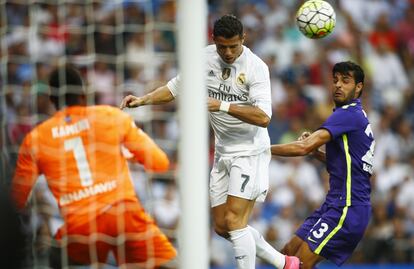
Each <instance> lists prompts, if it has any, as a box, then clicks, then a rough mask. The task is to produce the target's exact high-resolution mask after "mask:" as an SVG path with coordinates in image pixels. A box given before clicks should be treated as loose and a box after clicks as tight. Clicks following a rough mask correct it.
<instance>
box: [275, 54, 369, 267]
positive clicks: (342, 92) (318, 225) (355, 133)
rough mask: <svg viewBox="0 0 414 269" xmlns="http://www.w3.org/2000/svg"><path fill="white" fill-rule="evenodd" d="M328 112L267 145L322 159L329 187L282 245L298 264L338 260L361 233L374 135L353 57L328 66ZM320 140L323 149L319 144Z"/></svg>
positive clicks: (287, 153) (361, 76) (286, 152)
mask: <svg viewBox="0 0 414 269" xmlns="http://www.w3.org/2000/svg"><path fill="white" fill-rule="evenodd" d="M332 75H333V90H332V96H333V100H334V102H335V109H334V112H333V113H332V115H331V116H330V117H329V118H328V119H327V120H326V121H325V122H324V123H323V124H322V126H321V127H320V128H319V129H318V130H316V131H315V132H313V133H309V132H305V133H303V134H302V135H301V137H299V139H298V141H295V142H292V143H288V144H280V145H272V146H271V152H272V154H273V155H278V156H304V155H307V154H312V155H313V156H314V157H316V158H317V159H319V160H320V161H322V162H325V163H326V167H327V171H328V172H329V175H330V177H329V186H330V188H329V191H328V194H327V195H326V199H325V202H324V203H323V204H322V206H321V207H320V208H319V209H317V210H316V211H315V212H313V214H312V215H310V216H309V217H308V218H307V219H306V220H305V221H304V223H303V224H302V225H301V226H300V228H299V229H298V230H297V231H296V235H294V236H293V238H292V239H291V240H290V242H288V243H287V244H286V246H285V247H284V249H283V252H284V254H286V255H295V256H297V257H299V259H300V260H301V261H302V262H303V264H302V266H301V268H302V269H310V268H314V266H315V265H316V264H317V263H318V262H320V261H322V260H323V259H328V260H330V261H332V262H334V263H335V264H337V265H342V264H343V263H344V262H345V261H346V260H347V259H348V258H349V256H350V255H351V254H352V252H353V251H354V249H355V247H356V246H357V244H358V242H359V241H360V240H361V239H362V236H363V234H364V232H365V229H366V227H367V225H368V222H369V219H370V217H371V205H370V193H371V186H370V176H371V174H372V161H373V155H374V147H375V141H374V137H373V134H372V130H371V126H370V124H369V121H368V119H367V115H366V114H365V112H364V110H363V109H362V106H361V102H360V100H359V97H360V96H361V93H362V88H363V86H364V71H363V70H362V69H361V67H360V66H358V65H357V64H355V63H352V62H340V63H337V64H335V66H334V67H333V70H332ZM322 145H326V153H325V152H323V151H322V150H321V149H320V148H319V147H321V146H322Z"/></svg>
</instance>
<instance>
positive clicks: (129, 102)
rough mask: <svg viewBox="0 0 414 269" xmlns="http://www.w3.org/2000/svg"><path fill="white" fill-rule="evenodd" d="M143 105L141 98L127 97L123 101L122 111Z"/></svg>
mask: <svg viewBox="0 0 414 269" xmlns="http://www.w3.org/2000/svg"><path fill="white" fill-rule="evenodd" d="M140 105H141V98H140V97H136V96H133V95H128V96H125V97H124V99H123V100H122V103H121V106H120V109H124V108H126V107H129V108H131V107H139V106H140Z"/></svg>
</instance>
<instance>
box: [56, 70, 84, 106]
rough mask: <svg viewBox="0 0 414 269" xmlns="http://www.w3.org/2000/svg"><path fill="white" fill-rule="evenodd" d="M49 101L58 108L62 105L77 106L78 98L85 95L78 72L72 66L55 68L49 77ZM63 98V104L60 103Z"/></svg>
mask: <svg viewBox="0 0 414 269" xmlns="http://www.w3.org/2000/svg"><path fill="white" fill-rule="evenodd" d="M49 86H50V100H51V101H52V102H53V104H54V105H55V106H56V108H60V107H62V106H63V105H68V106H71V105H78V104H79V102H80V101H79V97H80V96H83V95H85V92H84V89H83V81H82V76H81V74H80V72H79V71H78V70H77V69H76V68H75V67H73V66H72V65H63V66H59V67H57V68H55V69H54V70H53V71H52V72H51V73H50V76H49ZM63 96H64V99H63V100H64V104H63V103H62V102H59V101H61V100H62V99H60V98H62V97H63Z"/></svg>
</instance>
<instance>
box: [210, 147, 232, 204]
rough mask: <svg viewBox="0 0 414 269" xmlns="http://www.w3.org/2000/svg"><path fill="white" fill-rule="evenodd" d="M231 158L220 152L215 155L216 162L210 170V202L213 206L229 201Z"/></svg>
mask: <svg viewBox="0 0 414 269" xmlns="http://www.w3.org/2000/svg"><path fill="white" fill-rule="evenodd" d="M229 164H230V159H229V158H227V159H226V158H224V157H222V156H220V155H219V154H217V153H216V154H215V155H214V163H213V167H212V169H211V172H210V188H209V189H210V190H209V191H210V204H211V207H212V208H215V207H218V206H220V205H223V204H225V203H226V201H227V192H228V190H229Z"/></svg>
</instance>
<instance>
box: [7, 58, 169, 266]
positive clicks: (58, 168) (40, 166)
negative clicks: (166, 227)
mask: <svg viewBox="0 0 414 269" xmlns="http://www.w3.org/2000/svg"><path fill="white" fill-rule="evenodd" d="M49 85H50V90H51V97H50V99H51V101H52V102H53V104H54V105H55V107H56V108H57V110H58V112H56V113H55V115H54V116H53V117H51V118H50V119H49V120H47V121H45V122H43V123H42V124H40V125H39V126H37V127H36V128H35V129H33V130H32V131H31V132H30V133H29V134H28V135H27V136H26V137H25V139H24V141H23V143H22V145H21V148H20V151H19V158H18V162H17V168H16V172H15V176H14V179H13V182H12V196H13V198H14V200H15V202H16V204H17V206H18V208H20V209H23V208H24V207H25V204H26V201H27V198H28V196H29V194H30V192H31V190H32V187H33V186H34V184H35V182H36V179H37V178H38V176H39V175H40V174H44V175H45V177H46V179H47V183H48V186H49V188H50V190H51V192H52V193H53V196H54V197H55V199H56V200H57V203H58V205H59V209H60V213H61V215H62V217H63V219H64V222H65V223H64V225H63V226H62V227H61V228H60V229H59V230H58V232H57V234H56V239H57V240H58V242H59V245H60V247H61V250H65V249H66V250H67V254H68V256H69V262H70V264H91V263H105V262H106V259H107V256H108V254H109V252H113V254H114V256H115V259H116V261H117V264H118V265H124V266H127V267H128V266H132V267H133V268H156V267H158V266H160V265H161V264H163V263H166V262H168V261H170V260H171V259H173V258H174V257H175V256H176V251H175V249H174V248H173V246H172V245H171V243H170V242H169V241H168V239H167V237H166V236H165V235H164V234H163V233H162V232H161V231H160V230H159V229H158V227H157V226H156V225H155V223H154V220H153V219H152V218H151V217H150V216H149V215H148V214H147V213H146V212H145V211H144V209H143V207H142V206H141V204H140V203H139V201H138V199H137V197H136V195H135V192H134V187H133V184H132V181H131V178H130V175H129V170H128V166H127V161H126V159H125V157H124V156H123V154H122V151H121V147H123V146H124V147H126V148H127V149H128V150H129V151H130V152H131V153H132V154H133V155H134V158H135V160H136V161H138V162H139V163H141V164H143V166H144V167H145V169H147V170H152V171H156V172H163V171H166V170H167V169H168V167H169V160H168V158H167V156H166V154H165V153H164V152H163V151H162V150H161V149H160V148H159V147H158V146H157V145H156V144H155V143H154V141H153V140H152V139H151V138H150V137H149V136H148V135H147V134H145V133H144V132H143V131H142V130H141V129H139V128H137V127H136V126H135V124H134V121H133V120H132V119H131V117H130V116H129V115H128V114H126V113H124V112H122V111H120V110H119V109H117V108H114V107H110V106H87V105H86V96H85V93H84V86H83V81H82V78H81V75H80V74H79V72H78V71H77V70H76V69H75V68H73V67H71V66H62V67H59V68H57V69H56V70H54V71H53V72H52V73H51V75H50V80H49ZM56 266H59V265H56Z"/></svg>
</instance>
